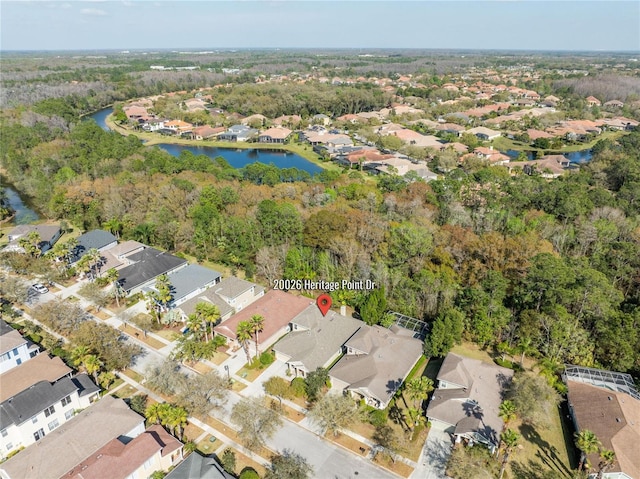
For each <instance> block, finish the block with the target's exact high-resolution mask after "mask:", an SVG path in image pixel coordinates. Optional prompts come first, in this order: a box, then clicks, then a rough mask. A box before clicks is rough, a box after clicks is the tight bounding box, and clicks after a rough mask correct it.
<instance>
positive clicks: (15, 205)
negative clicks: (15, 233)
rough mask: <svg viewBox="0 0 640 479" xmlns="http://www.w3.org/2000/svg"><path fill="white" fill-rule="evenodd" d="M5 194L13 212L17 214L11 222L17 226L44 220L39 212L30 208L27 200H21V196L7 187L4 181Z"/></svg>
mask: <svg viewBox="0 0 640 479" xmlns="http://www.w3.org/2000/svg"><path fill="white" fill-rule="evenodd" d="M3 187H4V192H5V194H6V196H7V199H8V200H9V206H10V207H11V209H12V210H14V211H15V212H16V214H15V216H14V217H13V220H11V222H12V223H13V224H16V225H26V224H29V223H33V222H34V221H38V220H39V219H42V217H41V216H40V215H39V214H38V212H37V211H35V210H34V209H32V208H30V207H29V206H28V205H27V204H26V202H25V200H23V199H22V198H20V195H19V194H18V192H17V191H16V190H14V189H13V188H10V187H9V186H6V183H5V182H4V180H3Z"/></svg>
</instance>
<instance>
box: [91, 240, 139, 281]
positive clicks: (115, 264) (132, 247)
mask: <svg viewBox="0 0 640 479" xmlns="http://www.w3.org/2000/svg"><path fill="white" fill-rule="evenodd" d="M146 247H147V246H146V245H144V244H142V243H139V242H138V241H133V240H127V241H123V242H122V243H118V244H117V245H115V246H112V247H110V248H109V249H106V250H103V251H102V252H101V254H100V263H99V264H98V274H99V275H100V274H103V273H106V272H107V271H109V270H110V269H111V268H113V269H120V268H121V267H123V266H127V265H129V264H130V261H129V260H128V258H127V257H128V256H129V255H132V254H133V253H137V252H139V251H142V250H143V249H145V248H146Z"/></svg>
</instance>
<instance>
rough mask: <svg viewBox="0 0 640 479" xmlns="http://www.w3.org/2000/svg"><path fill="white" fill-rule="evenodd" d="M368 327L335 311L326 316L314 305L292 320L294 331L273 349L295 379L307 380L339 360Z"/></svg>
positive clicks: (292, 329)
mask: <svg viewBox="0 0 640 479" xmlns="http://www.w3.org/2000/svg"><path fill="white" fill-rule="evenodd" d="M364 324H365V323H363V322H362V321H360V320H357V319H354V318H349V317H347V316H342V315H340V314H338V313H336V312H335V311H329V312H328V313H327V315H326V316H323V315H322V313H321V312H320V310H319V309H318V306H316V305H315V304H310V305H309V306H307V307H306V308H305V309H304V310H303V311H302V312H301V313H300V314H298V315H296V316H295V317H294V318H293V319H292V320H291V325H290V328H291V332H290V333H289V334H287V335H286V336H285V337H284V338H282V339H281V340H280V341H278V342H277V343H276V344H275V345H274V346H273V348H272V349H273V350H274V351H275V353H276V357H277V358H278V359H279V360H281V361H283V362H285V363H286V364H287V367H288V368H289V370H290V371H293V373H294V375H295V376H302V377H306V376H307V375H308V374H309V373H310V372H313V371H315V370H316V369H317V368H326V367H328V366H329V365H330V364H331V363H332V362H333V361H335V360H336V359H337V358H338V357H339V356H340V354H341V353H342V352H343V345H344V344H345V343H346V342H347V341H348V340H349V339H350V338H351V337H352V336H353V335H354V334H355V333H356V332H357V331H358V330H359V329H360V328H361V327H362V326H363V325H364Z"/></svg>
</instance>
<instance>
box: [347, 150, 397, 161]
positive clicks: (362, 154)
mask: <svg viewBox="0 0 640 479" xmlns="http://www.w3.org/2000/svg"><path fill="white" fill-rule="evenodd" d="M389 158H393V155H384V154H382V153H380V152H379V151H378V150H366V149H362V150H358V151H354V152H352V153H349V154H348V155H347V161H349V163H353V164H357V163H359V162H360V161H361V160H362V161H363V162H364V163H369V162H373V161H382V160H387V159H389Z"/></svg>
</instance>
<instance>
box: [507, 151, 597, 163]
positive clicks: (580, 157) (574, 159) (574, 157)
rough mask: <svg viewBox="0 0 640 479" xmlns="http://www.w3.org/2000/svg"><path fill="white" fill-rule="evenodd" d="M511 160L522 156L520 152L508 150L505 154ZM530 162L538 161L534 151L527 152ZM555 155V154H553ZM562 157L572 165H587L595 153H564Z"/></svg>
mask: <svg viewBox="0 0 640 479" xmlns="http://www.w3.org/2000/svg"><path fill="white" fill-rule="evenodd" d="M503 153H504V154H505V155H507V156H508V157H510V158H517V157H518V155H520V151H518V150H507V151H504V152H503ZM525 153H526V154H527V158H528V159H529V160H535V159H536V153H535V152H534V151H525ZM551 154H553V153H551ZM562 156H564V157H565V158H567V159H568V160H569V161H570V162H571V163H587V162H588V161H591V158H593V152H592V151H591V150H580V151H572V152H569V153H562Z"/></svg>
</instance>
